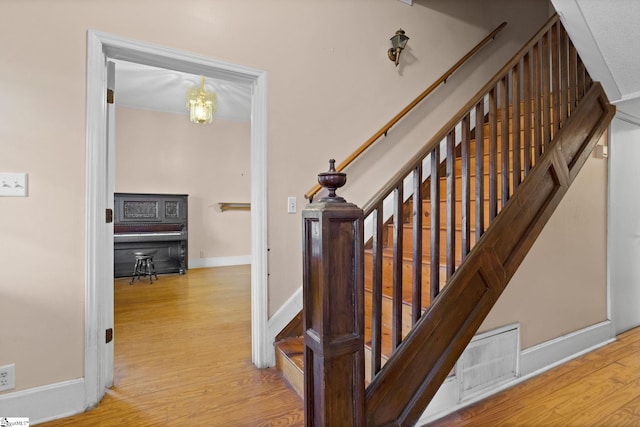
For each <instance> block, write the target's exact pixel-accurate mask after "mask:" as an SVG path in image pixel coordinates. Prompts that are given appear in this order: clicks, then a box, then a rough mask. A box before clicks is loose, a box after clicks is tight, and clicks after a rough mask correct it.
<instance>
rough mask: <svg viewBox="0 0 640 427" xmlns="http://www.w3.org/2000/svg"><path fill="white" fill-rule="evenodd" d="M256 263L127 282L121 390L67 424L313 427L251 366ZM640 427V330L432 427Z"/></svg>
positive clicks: (292, 400) (118, 351) (277, 381)
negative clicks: (253, 269) (307, 426)
mask: <svg viewBox="0 0 640 427" xmlns="http://www.w3.org/2000/svg"><path fill="white" fill-rule="evenodd" d="M249 274H250V272H249V268H248V267H247V266H238V267H219V268H210V269H197V270H190V271H189V272H188V274H187V275H185V276H177V275H176V276H161V277H160V280H159V281H157V282H154V283H153V284H152V285H150V284H149V283H148V282H135V284H134V285H131V286H130V285H129V284H128V279H126V278H123V279H117V280H116V281H115V345H116V347H115V386H114V387H113V388H112V389H110V390H108V392H107V394H106V395H105V397H104V399H103V400H102V402H100V404H99V405H98V406H97V407H96V408H93V409H91V410H89V411H87V412H85V413H84V414H80V415H76V416H73V417H69V418H65V419H62V420H58V421H52V422H49V423H44V424H40V425H41V426H44V427H67V426H115V425H121V426H135V427H142V426H162V425H172V424H176V425H189V426H234V427H236V426H238V427H243V426H302V425H303V403H302V400H301V399H300V397H298V395H297V394H296V393H295V392H294V391H293V389H292V388H290V387H289V386H288V385H286V384H285V382H284V381H283V380H282V379H281V377H280V374H279V373H278V372H276V371H275V369H265V370H259V369H256V368H255V367H254V366H253V364H252V363H251V338H250V283H249V282H250V279H249ZM444 426H446V427H455V426H473V427H476V426H479V427H484V426H492V427H493V426H518V427H525V426H526V427H529V426H553V427H556V426H562V427H572V426H576V427H577V426H583V427H587V426H588V427H617V426H640V328H636V329H634V330H632V331H629V332H626V333H624V334H622V335H621V336H619V337H618V341H616V342H615V343H613V344H610V345H608V346H606V347H603V348H601V349H599V350H596V351H594V352H591V353H589V354H587V355H585V356H582V357H580V358H578V359H575V360H573V361H570V362H568V363H566V364H564V365H562V366H559V367H557V368H555V369H553V370H550V371H548V372H546V373H544V374H542V375H540V376H538V377H535V378H533V379H531V380H529V381H527V382H524V383H522V384H519V385H517V386H515V387H513V388H510V389H508V390H505V391H504V392H502V393H499V394H497V395H495V396H493V397H491V398H489V399H486V400H483V401H481V402H479V403H477V404H475V405H473V406H470V407H468V408H465V409H463V410H461V411H458V412H455V413H453V414H451V415H449V416H447V417H445V418H443V419H441V420H438V421H435V422H433V423H431V424H430V427H444Z"/></svg>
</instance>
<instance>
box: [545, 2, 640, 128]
mask: <svg viewBox="0 0 640 427" xmlns="http://www.w3.org/2000/svg"><path fill="white" fill-rule="evenodd" d="M552 3H553V6H554V7H555V9H556V10H557V11H558V13H559V14H560V16H561V18H562V20H563V23H564V24H565V27H566V28H567V31H568V32H569V35H570V37H571V40H572V41H573V43H574V44H575V46H576V48H577V49H578V52H579V53H580V56H581V58H582V60H583V61H584V62H585V65H586V66H587V69H588V70H589V74H590V75H591V77H592V78H593V79H594V80H596V81H600V82H601V83H602V85H603V87H604V89H605V91H606V92H607V96H608V97H609V100H610V101H611V102H612V103H614V104H616V106H617V108H618V112H620V113H622V114H623V115H628V116H631V117H632V118H633V119H635V120H636V121H638V122H640V49H638V47H637V46H636V47H634V44H635V41H636V40H639V39H640V24H638V23H639V22H640V1H638V0H552Z"/></svg>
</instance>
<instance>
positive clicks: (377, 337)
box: [363, 16, 591, 380]
mask: <svg viewBox="0 0 640 427" xmlns="http://www.w3.org/2000/svg"><path fill="white" fill-rule="evenodd" d="M590 84H591V79H590V78H589V76H588V74H587V73H586V71H585V67H584V65H583V64H582V61H581V60H580V58H579V57H578V55H577V53H576V50H575V48H574V47H573V45H572V44H571V43H570V42H569V39H568V37H567V34H566V32H565V31H564V28H563V27H562V25H561V23H560V20H559V18H558V16H554V17H552V18H551V19H550V20H549V21H548V22H547V23H546V24H545V25H544V26H543V27H542V29H541V30H540V31H539V32H538V33H537V34H536V35H535V36H534V37H533V38H532V39H531V40H530V41H529V42H528V43H527V44H526V45H525V46H524V47H523V48H522V49H521V50H520V51H519V52H518V53H517V54H516V55H515V56H514V57H513V59H512V60H511V61H509V62H508V63H507V64H506V65H505V66H504V67H503V68H502V69H501V70H500V71H499V72H498V73H497V74H496V75H495V77H494V78H493V79H491V80H490V82H489V83H488V84H487V85H485V86H484V87H483V88H482V89H481V90H480V91H479V93H478V94H477V95H476V96H475V97H474V98H473V99H472V100H471V101H470V102H469V103H468V104H467V105H465V106H464V107H463V108H462V109H461V110H460V112H459V113H458V114H457V115H456V116H454V118H453V119H452V120H450V121H449V123H447V124H446V125H445V126H444V127H443V128H442V129H441V130H440V132H438V133H437V134H436V135H435V136H434V137H433V138H432V139H431V141H430V142H429V143H428V144H427V145H425V147H424V148H423V149H422V150H421V151H420V152H418V153H417V154H416V155H415V156H414V157H413V159H412V160H411V161H410V162H409V163H407V164H406V165H405V166H404V167H403V168H402V169H401V170H400V171H399V172H398V173H397V174H396V175H395V176H394V177H393V178H392V179H391V180H390V181H389V183H388V184H387V185H385V186H384V187H383V188H382V189H381V190H380V191H378V192H377V193H376V194H375V195H374V197H373V198H372V199H371V201H370V202H368V203H367V204H366V205H365V206H364V207H363V211H364V215H365V217H369V216H370V217H371V218H372V219H371V221H370V223H371V224H373V230H371V233H372V239H371V241H370V242H368V244H367V251H368V252H370V254H371V257H370V258H371V259H372V262H371V263H370V265H369V264H366V267H365V268H366V270H365V287H367V290H369V291H371V302H370V309H371V317H370V318H371V321H370V324H368V325H365V331H366V332H365V341H366V342H367V343H368V344H369V345H370V347H371V361H370V363H371V367H370V372H371V373H370V378H371V379H372V380H373V379H374V378H375V376H376V374H377V373H378V372H379V371H380V370H381V368H382V366H383V360H384V359H387V358H389V357H390V355H391V353H393V352H394V351H395V350H396V349H397V348H398V347H399V346H400V344H401V342H402V341H403V339H404V338H405V337H406V336H407V334H408V333H409V330H410V329H411V328H412V327H413V326H415V324H416V323H417V322H418V321H419V320H420V318H421V317H422V315H423V314H424V313H425V311H426V310H427V309H428V307H429V305H430V304H431V302H433V301H434V300H435V299H436V298H437V296H438V294H439V293H440V291H441V289H442V287H443V286H445V283H446V282H447V281H448V280H449V279H450V278H451V276H452V275H453V274H454V273H455V271H456V269H457V267H458V266H459V265H460V263H461V262H462V261H463V260H464V259H465V258H466V257H467V256H468V254H469V252H470V251H471V249H472V248H473V246H474V245H475V243H476V242H478V241H479V240H480V238H481V237H482V235H483V234H484V232H485V230H486V229H487V228H488V227H489V226H490V225H491V223H492V222H493V221H494V220H495V218H496V217H497V215H498V213H499V212H500V211H501V210H502V209H503V208H504V206H505V205H506V203H507V202H508V201H509V199H510V197H511V196H512V194H513V192H514V191H515V190H516V189H517V188H518V186H519V185H520V184H521V183H522V181H523V179H524V178H525V177H526V176H527V175H528V173H529V171H530V170H531V168H532V167H533V166H534V165H535V164H536V162H537V161H538V159H539V158H540V156H541V155H542V154H543V153H544V151H545V148H546V147H547V145H548V144H549V143H550V142H551V141H552V139H553V137H554V136H555V135H557V133H558V131H559V129H560V128H561V127H562V125H563V122H564V121H565V120H566V118H567V117H569V115H570V113H571V111H573V110H574V109H575V108H576V106H577V104H578V102H579V101H580V99H581V98H582V97H583V96H584V94H585V93H586V91H587V90H588V88H589V86H590ZM472 118H473V119H474V122H475V123H471V122H472ZM514 118H519V119H518V120H514ZM503 135H511V136H510V137H506V138H503ZM514 153H515V154H514ZM480 159H482V161H480ZM407 179H410V180H411V181H412V182H413V188H412V190H411V192H412V194H411V195H410V196H409V197H408V199H409V209H407V208H406V207H405V202H404V200H405V199H407V197H406V195H405V194H404V192H406V189H405V185H404V183H405V182H406V180H407ZM442 179H444V180H445V182H446V183H445V182H442ZM425 183H426V185H425ZM388 198H392V199H393V206H394V208H393V213H392V214H391V218H390V219H389V220H388V221H386V222H385V221H384V218H385V215H384V205H385V200H387V199H388ZM407 210H409V212H408V213H407ZM387 217H388V215H387ZM434 230H437V231H438V232H433V231H434ZM384 264H387V265H390V266H391V268H383V265H384ZM389 319H390V320H389ZM385 333H386V334H389V333H390V335H391V348H384V349H383V347H385V346H386V347H389V346H388V344H383V341H385V340H383V335H384V334H385Z"/></svg>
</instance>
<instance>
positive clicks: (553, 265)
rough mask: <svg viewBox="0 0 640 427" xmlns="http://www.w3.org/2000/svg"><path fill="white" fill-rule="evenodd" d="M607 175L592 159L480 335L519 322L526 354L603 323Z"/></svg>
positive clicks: (600, 161)
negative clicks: (558, 339)
mask: <svg viewBox="0 0 640 427" xmlns="http://www.w3.org/2000/svg"><path fill="white" fill-rule="evenodd" d="M598 143H599V144H600V145H607V133H605V134H604V135H603V136H602V138H601V139H600V141H599V142H598ZM607 173H608V172H607V159H601V158H596V156H595V154H594V153H592V154H591V157H589V159H588V160H587V163H586V164H585V165H584V166H583V168H582V170H581V171H580V173H579V174H578V176H577V177H576V179H575V181H574V182H573V184H572V185H571V187H570V188H569V191H568V192H567V194H566V195H565V197H564V198H563V199H562V202H561V203H560V205H559V206H558V208H557V210H556V211H555V213H554V214H553V216H552V217H551V218H550V220H549V222H548V223H547V225H546V227H545V228H544V229H543V230H542V233H541V234H540V236H539V237H538V240H536V242H535V243H534V245H533V247H532V248H531V251H530V252H529V254H528V255H527V257H526V258H525V260H524V261H523V263H522V264H521V265H520V268H519V269H518V271H517V272H516V274H515V275H514V276H513V278H512V279H511V282H510V283H509V285H508V286H507V289H506V290H505V291H504V293H503V294H502V295H501V296H500V299H499V300H498V303H497V304H496V305H495V306H494V307H493V310H492V311H491V313H490V314H489V317H487V319H486V320H485V322H484V324H483V325H482V327H481V331H484V330H489V329H493V328H495V327H498V326H502V325H506V324H509V323H513V322H517V321H519V322H520V326H521V346H522V348H523V349H524V348H529V347H531V346H533V345H536V344H540V343H542V342H545V341H548V340H551V339H553V338H556V337H559V336H562V335H565V334H568V333H569V332H573V331H576V330H578V329H581V328H584V327H586V326H590V325H594V324H596V323H599V322H602V321H604V320H606V319H607V244H606V242H607Z"/></svg>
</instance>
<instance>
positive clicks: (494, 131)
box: [489, 87, 498, 224]
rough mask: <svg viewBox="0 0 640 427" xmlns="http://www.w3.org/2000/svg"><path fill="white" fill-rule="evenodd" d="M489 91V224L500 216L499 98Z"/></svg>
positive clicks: (495, 90) (493, 89) (495, 89)
mask: <svg viewBox="0 0 640 427" xmlns="http://www.w3.org/2000/svg"><path fill="white" fill-rule="evenodd" d="M496 92H497V88H495V87H494V88H492V89H491V90H490V91H489V224H491V223H493V220H494V219H495V218H496V216H497V215H498V96H497V93H496Z"/></svg>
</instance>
